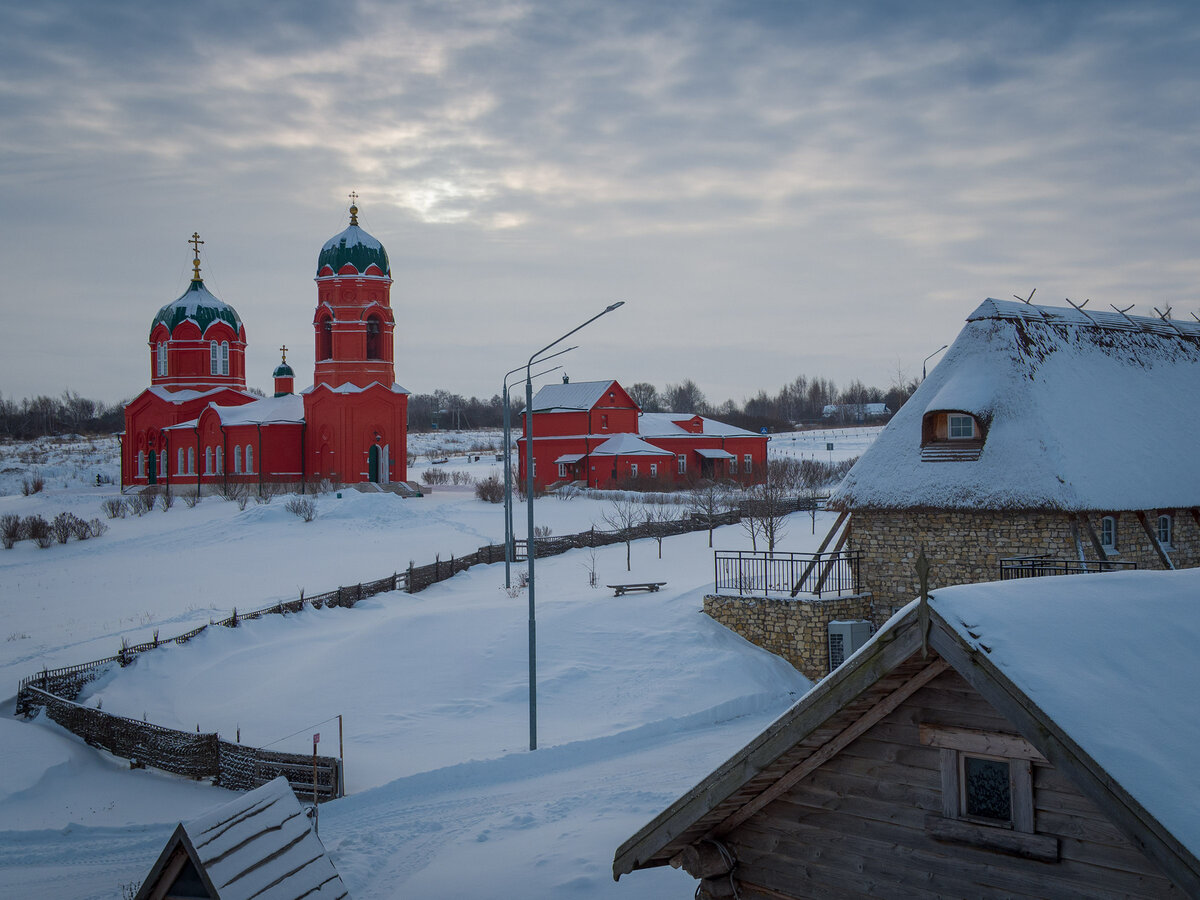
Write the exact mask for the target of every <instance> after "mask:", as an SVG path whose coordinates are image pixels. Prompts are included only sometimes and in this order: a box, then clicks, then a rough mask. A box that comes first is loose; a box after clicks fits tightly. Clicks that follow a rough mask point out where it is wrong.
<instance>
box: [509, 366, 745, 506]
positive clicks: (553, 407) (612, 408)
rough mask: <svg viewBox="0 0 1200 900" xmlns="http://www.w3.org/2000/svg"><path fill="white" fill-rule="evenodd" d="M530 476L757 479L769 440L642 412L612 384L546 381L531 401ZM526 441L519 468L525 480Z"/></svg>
mask: <svg viewBox="0 0 1200 900" xmlns="http://www.w3.org/2000/svg"><path fill="white" fill-rule="evenodd" d="M533 447H534V450H533V459H534V465H533V477H534V483H535V484H536V485H537V486H538V487H546V486H548V485H550V484H553V483H555V482H558V481H578V482H580V483H582V484H585V485H586V486H587V487H594V488H609V487H616V486H620V485H626V484H637V483H641V484H643V485H647V486H649V485H654V484H656V483H657V484H660V485H662V486H664V487H668V486H671V485H676V484H686V483H690V482H691V481H694V480H696V479H698V478H707V479H715V480H725V479H731V480H736V481H741V482H743V483H747V484H750V483H754V482H756V481H760V480H762V478H763V477H764V476H765V474H766V466H767V437H766V436H765V435H759V434H754V433H753V432H751V431H746V430H745V429H743V428H737V427H735V426H733V425H726V424H725V423H724V422H718V421H716V420H715V419H709V418H707V417H705V416H700V415H695V414H692V413H643V412H642V411H641V409H640V408H639V407H638V405H637V403H635V402H634V401H633V399H632V398H631V397H630V396H629V394H628V393H626V391H625V389H624V388H622V387H621V385H619V384H618V383H617V382H615V381H583V382H577V383H567V382H564V383H562V384H551V385H546V386H545V387H543V388H542V389H541V390H539V391H538V392H537V394H536V395H535V396H534V398H533ZM525 458H526V447H525V438H524V437H522V438H520V439H519V441H518V465H519V469H520V478H521V480H522V482H524V479H525Z"/></svg>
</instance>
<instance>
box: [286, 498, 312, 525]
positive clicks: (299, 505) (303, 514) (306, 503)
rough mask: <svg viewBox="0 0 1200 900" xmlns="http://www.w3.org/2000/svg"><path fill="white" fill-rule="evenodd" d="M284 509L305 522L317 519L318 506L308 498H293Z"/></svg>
mask: <svg viewBox="0 0 1200 900" xmlns="http://www.w3.org/2000/svg"><path fill="white" fill-rule="evenodd" d="M284 509H286V510H287V511H288V512H290V513H291V514H292V515H294V516H297V517H299V518H301V519H303V520H304V521H305V522H311V521H312V520H313V519H315V518H316V517H317V504H316V503H315V502H314V501H313V500H311V499H310V498H308V497H293V498H292V499H291V500H289V501H288V502H287V505H286V506H285V507H284Z"/></svg>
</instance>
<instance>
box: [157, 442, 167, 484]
mask: <svg viewBox="0 0 1200 900" xmlns="http://www.w3.org/2000/svg"><path fill="white" fill-rule="evenodd" d="M158 474H159V476H160V477H162V478H166V477H167V445H166V442H164V443H163V447H162V449H161V450H160V451H158Z"/></svg>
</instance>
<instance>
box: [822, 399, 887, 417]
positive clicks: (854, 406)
mask: <svg viewBox="0 0 1200 900" xmlns="http://www.w3.org/2000/svg"><path fill="white" fill-rule="evenodd" d="M891 414H892V411H891V410H890V409H888V408H887V404H886V403H827V404H826V405H825V406H823V407H822V408H821V418H823V419H832V420H834V421H836V422H866V421H868V420H876V419H882V418H885V417H887V416H890V415H891Z"/></svg>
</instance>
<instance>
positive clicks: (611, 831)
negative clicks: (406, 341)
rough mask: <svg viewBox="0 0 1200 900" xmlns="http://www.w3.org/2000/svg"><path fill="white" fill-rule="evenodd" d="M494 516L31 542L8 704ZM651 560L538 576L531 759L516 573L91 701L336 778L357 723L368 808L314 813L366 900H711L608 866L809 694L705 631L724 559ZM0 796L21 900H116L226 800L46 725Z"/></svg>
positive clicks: (463, 538)
mask: <svg viewBox="0 0 1200 900" xmlns="http://www.w3.org/2000/svg"><path fill="white" fill-rule="evenodd" d="M808 434H814V433H811V432H810V433H808ZM774 444H775V441H772V445H774ZM821 446H822V447H823V443H822V444H821ZM774 449H775V448H774V446H772V451H774ZM851 455H854V454H851ZM486 462H487V457H486V456H485V457H484V459H483V460H481V461H480V462H479V463H476V464H473V465H474V466H476V467H478V469H479V470H482V469H483V468H484V467H485V464H486ZM449 465H450V466H451V467H452V468H453V467H461V468H466V466H465V465H462V466H460V465H456V462H455V461H453V460H452V462H451V463H450V464H449ZM490 465H491V466H493V467H494V466H495V463H494V459H493V460H492V461H491V464H490ZM420 468H421V467H420V464H418V465H417V466H415V467H414V469H416V470H418V471H419V470H420ZM103 493H104V492H103V491H95V489H93V488H79V489H77V490H75V491H71V490H68V491H65V492H62V491H59V492H50V493H48V494H42V495H35V496H33V497H19V496H17V497H0V512H5V511H10V510H11V511H15V512H20V513H21V514H22V515H25V514H28V513H29V512H32V511H37V510H38V509H39V507H41V508H46V509H55V510H56V509H58V508H63V507H64V505H67V504H73V505H74V507H75V508H76V509H77V510H85V509H86V508H87V506H88V505H89V504H95V508H96V509H98V507H99V502H100V496H101V495H103ZM536 506H537V522H538V524H546V525H549V526H551V528H552V529H553V532H554V533H555V534H566V533H569V532H573V531H581V530H585V529H586V528H588V527H591V525H592V524H593V523H594V522H595V523H599V521H600V517H601V515H602V514H603V512H604V510H605V509H606V508H607V506H608V503H607V502H606V501H600V500H591V499H582V498H581V499H574V500H569V501H561V500H556V499H552V498H544V499H539V500H538V501H537V503H536ZM67 508H71V507H70V506H68V507H67ZM500 510H501V507H500V506H493V505H490V504H485V503H481V502H479V501H477V500H475V499H474V495H473V492H472V491H471V490H470V488H463V489H460V490H452V489H451V490H442V489H440V488H439V489H438V490H435V491H434V493H432V494H430V495H428V496H426V497H425V498H422V499H420V500H401V499H400V498H397V497H395V496H394V495H390V494H359V493H357V492H354V491H344V492H343V496H342V498H341V499H338V498H337V497H336V496H334V495H326V496H322V497H320V498H319V499H318V517H317V519H316V520H315V521H314V522H312V523H308V524H305V523H303V522H301V521H300V520H299V519H297V518H296V517H294V516H292V515H290V514H288V513H287V512H286V511H285V510H284V508H283V500H282V499H281V498H276V499H275V501H274V502H273V503H271V504H269V505H262V506H256V505H253V504H251V505H249V506H247V508H246V509H245V510H242V511H239V510H238V509H237V506H236V505H235V504H232V503H226V502H223V501H221V500H220V499H218V498H215V497H212V498H205V499H204V501H203V502H202V503H201V504H199V505H198V506H197V507H195V508H194V509H187V508H186V507H184V506H182V504H178V503H177V504H176V506H175V507H174V508H172V509H171V510H170V511H169V512H166V513H163V512H161V511H158V510H156V511H154V512H152V513H149V514H147V515H146V516H144V517H141V518H133V519H123V520H121V519H118V520H113V521H111V522H110V523H109V524H110V525H111V526H112V528H111V530H110V532H109V533H108V534H107V535H105V536H104V537H102V538H99V539H95V540H92V541H88V542H84V543H80V544H77V543H74V542H72V543H69V544H67V545H65V546H58V545H56V546H54V547H52V548H51V549H49V550H38V549H37V548H35V547H33V545H32V544H29V543H28V542H23V543H22V544H18V545H17V547H16V548H15V549H14V550H12V551H5V552H3V553H0V579H2V580H3V583H4V585H5V590H4V591H2V592H0V615H3V617H4V622H5V629H4V630H5V632H6V634H5V635H0V638H6V637H7V638H9V639H7V640H0V678H6V679H8V684H9V688H8V689H7V690H4V689H0V694H4V695H8V696H11V695H9V694H8V693H7V692H8V691H12V692H15V689H16V686H17V681H18V679H19V678H20V677H21V676H23V675H26V674H31V673H32V672H35V671H37V669H39V668H41V667H42V666H49V667H53V666H58V665H66V664H73V663H78V662H83V661H86V660H88V659H93V658H97V657H101V656H108V655H111V654H112V653H114V652H115V651H116V650H117V648H118V647H119V645H120V640H121V638H122V637H125V638H127V639H128V640H129V641H130V642H131V643H133V642H136V641H141V640H145V639H147V638H149V637H150V636H151V635H152V633H153V631H154V629H155V628H159V629H160V631H161V636H162V637H167V636H171V635H174V634H177V633H180V632H183V631H186V630H188V629H190V628H192V627H195V625H197V624H202V623H204V622H206V621H208V620H209V619H210V618H221V617H224V616H225V615H227V614H228V611H229V609H231V608H232V607H233V606H234V605H236V606H237V607H238V608H239V609H250V608H256V607H261V606H265V605H267V604H269V603H271V602H272V601H273V600H276V599H291V598H293V597H295V596H296V595H297V594H298V593H299V589H300V588H301V587H304V588H305V589H307V591H308V593H315V592H318V591H322V590H327V589H329V588H332V587H335V586H337V585H338V584H352V583H354V582H356V581H357V580H360V578H361V580H370V579H374V578H378V577H381V576H383V575H384V574H387V573H388V572H389V571H393V570H396V569H403V568H404V567H405V566H406V565H407V563H408V561H409V560H410V559H411V560H413V561H414V562H416V563H418V564H422V563H427V562H430V561H432V559H433V558H434V555H435V554H438V553H440V554H442V558H443V559H445V558H446V557H447V556H448V555H449V554H450V553H454V554H460V553H464V552H470V551H473V550H475V549H476V548H477V547H479V546H481V545H482V544H485V543H491V542H498V541H499V540H500V539H501V537H502V533H503V525H502V521H501V515H500ZM77 514H79V515H83V512H82V511H78V512H77ZM94 514H97V513H93V515H94ZM826 519H831V517H829V516H827V515H826V514H821V515H820V517H819V520H818V522H817V535H816V536H815V537H814V536H813V535H812V534H811V522H810V519H809V517H808V515H807V514H798V515H797V516H794V517H793V518H792V520H791V523H790V527H789V533H788V535H787V537H786V538H785V543H784V546H783V547H782V548H781V549H785V550H805V549H812V548H813V547H815V544H816V543H817V542H818V541H819V540H820V538H821V536H823V534H824V531H825V529H827V528H828V522H827V521H826ZM714 546H716V547H719V548H732V549H738V548H743V547H748V539H747V538H746V536H745V534H744V532H743V531H742V530H741V528H740V527H739V526H731V527H727V528H724V529H718V531H717V535H716V539H715V541H714ZM657 554H658V548H657V545H656V543H655V542H654V541H653V540H643V541H637V542H634V546H633V571H632V572H626V571H625V547H624V546H623V545H614V546H611V547H606V548H600V549H597V550H596V551H595V562H594V564H595V567H596V571H597V575H598V581H599V583H600V585H601V587H600V588H598V589H593V588H591V587H589V586H588V570H589V569H590V568H591V566H592V565H593V557H592V553H591V551H588V550H577V551H571V552H569V553H567V554H564V555H561V556H557V557H550V558H547V559H545V560H540V561H539V562H538V565H537V585H536V586H537V593H536V598H537V650H538V652H537V658H538V711H539V716H538V720H539V721H538V725H539V728H538V736H539V749H538V750H537V751H536V752H533V753H530V752H529V751H528V749H527V742H528V680H527V629H528V618H527V616H528V613H527V610H528V606H527V595H526V594H525V593H524V592H519V593H518V595H517V596H515V597H513V596H509V593H508V592H506V591H505V589H504V587H503V577H504V575H503V573H504V567H503V564H495V565H492V566H486V567H485V566H478V567H474V568H472V569H471V570H470V571H469V572H467V573H464V574H461V575H458V576H456V577H455V578H453V579H451V580H449V581H447V582H443V583H441V584H439V585H435V586H434V587H432V588H430V589H428V590H426V591H424V592H422V593H420V594H416V595H407V594H384V595H379V596H377V597H374V598H371V599H369V600H367V601H364V602H363V603H361V604H360V605H359V606H357V607H356V608H355V609H353V610H343V609H333V610H311V609H308V610H305V611H304V612H302V613H299V614H295V615H287V616H267V617H264V618H262V619H259V620H256V621H252V622H246V623H243V624H242V625H241V626H239V627H238V628H237V629H211V630H210V631H208V632H205V633H204V634H203V635H202V636H201V637H199V638H198V639H196V640H194V641H193V642H191V643H189V644H187V645H182V646H172V647H170V648H164V649H162V650H160V651H156V652H153V653H149V654H143V655H141V656H139V657H138V659H137V661H136V662H135V663H134V664H133V665H132V666H129V667H127V668H125V669H123V670H118V671H116V672H114V673H112V674H110V675H108V676H106V678H105V679H103V680H102V681H99V682H97V683H95V684H93V685H91V686H90V688H89V691H88V692H87V693H86V694H85V695H84V697H83V698H82V700H83V702H87V703H89V704H97V703H102V704H103V708H104V709H105V710H106V711H108V712H114V713H118V714H122V715H128V716H130V717H133V718H142V717H143V715H145V717H146V719H147V720H148V721H151V722H155V723H157V724H162V725H167V726H174V727H179V728H184V729H194V728H195V727H196V725H197V724H199V725H200V727H201V728H202V730H205V731H211V730H216V731H219V732H220V733H221V734H222V736H223V737H225V738H227V739H232V738H233V737H234V734H235V731H236V729H237V728H238V726H239V725H240V727H241V729H242V740H243V742H245V743H247V744H253V745H258V746H262V745H265V744H268V743H270V744H272V746H273V747H275V748H277V749H285V750H292V751H297V752H311V747H312V744H311V734H312V732H313V731H320V732H321V745H320V750H321V752H322V753H332V752H336V746H337V743H336V742H337V723H336V722H330V721H324V722H322V720H328V718H329V717H330V716H334V715H336V714H338V713H341V714H342V715H343V716H344V719H345V725H346V733H345V739H346V744H345V758H346V776H347V784H348V788H349V791H350V796H348V797H347V798H345V799H344V800H340V801H337V802H335V803H332V804H326V805H324V806H323V807H322V809H321V836H322V839H323V840H324V842H325V844H326V846H327V847H328V848H329V850H330V852H331V854H332V856H333V859H334V861H335V863H336V864H337V866H338V868H339V871H340V872H341V873H342V876H343V878H344V879H345V880H346V883H347V885H348V886H349V887H350V890H351V893H352V895H353V896H355V897H356V898H360V900H361V898H373V897H377V898H390V897H397V896H413V897H429V898H440V897H444V898H459V897H512V896H522V897H532V898H540V897H545V898H551V897H614V898H631V900H637V898H647V900H648V898H663V897H679V898H681V900H682V898H685V897H690V896H691V893H692V891H693V889H694V882H693V881H692V879H691V878H689V877H688V876H686V875H682V874H681V873H678V872H675V871H673V870H655V871H652V872H644V873H637V874H636V875H635V876H631V877H629V878H626V879H623V880H622V882H621V883H620V884H614V883H613V882H612V878H611V861H612V854H613V852H614V850H615V849H616V847H617V845H618V844H619V843H620V842H621V841H623V840H624V839H625V838H626V837H628V836H629V835H630V834H632V833H633V832H634V831H635V830H637V829H638V828H639V827H640V826H641V825H643V824H644V823H645V822H646V821H647V820H648V819H649V818H651V817H652V816H653V815H655V814H657V813H658V812H659V811H660V810H661V809H662V808H663V807H665V806H666V805H667V804H668V803H670V802H671V801H672V800H673V799H675V797H677V796H678V795H679V794H681V793H682V792H684V791H686V790H687V789H688V788H689V787H690V786H691V785H692V784H694V783H695V782H696V781H697V780H699V778H701V777H702V776H703V775H704V774H706V773H707V772H708V771H709V770H710V769H711V768H713V767H714V766H715V765H716V764H718V763H719V762H720V761H721V760H723V759H724V758H726V757H728V755H729V754H731V753H732V752H733V751H734V750H735V749H737V748H738V747H739V746H740V745H741V744H742V743H743V742H744V741H745V740H747V739H748V738H749V737H750V736H752V735H753V734H754V733H756V732H757V731H759V730H761V728H762V727H764V726H765V725H766V724H767V723H768V722H769V721H770V720H771V719H772V718H773V717H774V716H776V715H778V714H779V713H780V712H782V710H783V709H785V708H786V707H787V706H788V705H789V704H790V703H791V702H793V701H794V700H795V699H796V698H798V697H799V696H800V695H801V694H802V693H803V692H804V691H805V690H807V688H808V686H809V685H808V683H807V682H806V681H805V680H804V679H803V678H802V677H801V676H800V675H799V674H798V673H797V672H795V670H793V669H792V668H791V667H790V666H788V665H787V664H786V663H784V662H783V661H782V660H780V659H778V658H777V657H774V656H772V655H770V654H767V653H765V652H763V651H761V650H759V649H757V648H755V647H752V646H751V645H749V644H747V643H746V642H745V641H743V640H741V639H740V638H738V637H737V636H735V635H733V634H732V633H731V632H729V631H727V630H725V629H724V628H722V627H720V626H718V625H717V624H716V623H714V622H712V621H711V620H709V619H708V618H707V617H705V616H704V615H703V614H702V613H701V612H700V605H701V596H702V594H703V593H704V592H705V591H706V590H707V589H709V588H710V587H711V579H712V574H711V573H712V554H711V551H710V550H709V548H708V535H707V533H705V532H697V533H694V534H690V535H684V536H680V537H674V538H668V539H666V540H665V541H664V542H663V558H662V560H661V561H660V560H659V559H658V556H657ZM522 569H523V566H514V569H513V571H514V575H515V573H516V572H517V571H520V570H522ZM643 580H659V581H666V582H668V585H667V587H666V588H665V589H664V590H663V591H662V592H660V593H658V594H639V595H629V596H625V597H621V598H614V597H612V592H611V591H610V590H608V589H606V588H604V587H603V585H604V584H608V583H619V582H622V581H643ZM9 634H11V635H12V636H11V637H10V636H9ZM318 722H322V724H320V725H318V726H316V727H309V726H312V725H313V724H314V723H318ZM295 731H300V734H298V735H296V736H294V737H292V738H290V739H286V740H282V741H278V740H277V739H279V738H283V737H284V736H286V735H289V734H291V733H292V732H295ZM0 773H2V774H0V895H6V896H22V897H33V898H37V897H55V898H59V897H63V898H90V897H111V896H114V895H116V894H117V893H118V885H119V884H120V883H122V882H130V881H136V880H139V879H140V878H142V877H143V876H144V875H145V873H146V871H147V870H148V869H149V866H150V864H151V863H152V862H153V860H154V858H155V856H156V854H157V853H158V850H159V849H160V847H161V843H162V842H163V841H165V839H166V837H167V836H168V835H169V833H170V831H171V829H172V828H173V826H174V824H175V823H176V822H178V821H180V820H181V819H187V818H190V817H193V816H195V815H197V814H199V813H201V812H203V811H204V810H206V809H208V808H210V807H212V806H215V805H217V804H218V803H220V802H221V801H222V800H223V799H224V798H225V797H226V796H227V795H226V793H225V792H223V791H221V790H220V789H216V788H212V787H210V786H207V785H202V784H197V783H194V782H189V781H186V780H183V779H178V778H174V777H171V776H167V775H164V774H162V773H157V772H153V771H132V772H131V771H129V770H128V768H127V763H126V762H125V761H124V760H119V759H113V758H111V757H108V756H107V755H106V754H104V753H101V752H98V751H95V750H93V749H91V748H88V747H86V746H85V745H84V744H83V743H82V742H81V741H79V740H78V739H76V738H75V737H73V736H71V735H69V734H67V733H66V732H64V731H62V730H61V729H59V728H58V727H57V726H55V725H53V724H52V723H48V722H44V721H40V720H39V721H35V722H33V723H26V722H22V721H19V720H15V719H7V718H0Z"/></svg>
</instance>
